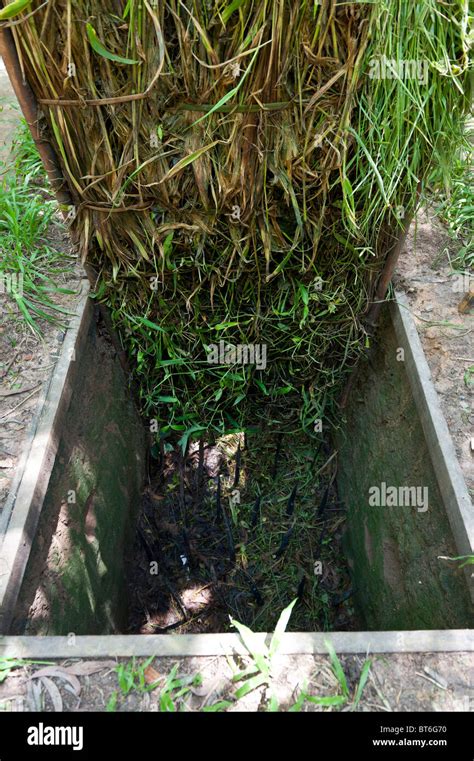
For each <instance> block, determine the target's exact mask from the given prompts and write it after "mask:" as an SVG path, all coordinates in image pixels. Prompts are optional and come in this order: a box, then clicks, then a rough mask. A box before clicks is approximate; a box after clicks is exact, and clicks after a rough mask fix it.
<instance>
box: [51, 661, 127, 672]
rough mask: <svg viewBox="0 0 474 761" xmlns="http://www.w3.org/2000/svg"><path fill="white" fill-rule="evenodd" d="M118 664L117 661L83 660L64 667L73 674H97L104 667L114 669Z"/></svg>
mask: <svg viewBox="0 0 474 761" xmlns="http://www.w3.org/2000/svg"><path fill="white" fill-rule="evenodd" d="M116 665H117V664H116V662H115V661H82V662H81V663H73V664H71V665H70V666H63V667H62V668H64V670H65V671H67V672H68V674H73V676H90V674H96V673H97V672H98V671H104V669H114V668H115V667H116Z"/></svg>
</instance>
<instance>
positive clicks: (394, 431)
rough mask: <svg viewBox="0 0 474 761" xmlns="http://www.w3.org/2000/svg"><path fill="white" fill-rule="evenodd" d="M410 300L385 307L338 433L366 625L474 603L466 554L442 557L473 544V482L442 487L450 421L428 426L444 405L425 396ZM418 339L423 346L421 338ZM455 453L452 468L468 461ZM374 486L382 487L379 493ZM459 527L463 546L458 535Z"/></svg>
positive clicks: (407, 622) (453, 617)
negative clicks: (420, 398)
mask: <svg viewBox="0 0 474 761" xmlns="http://www.w3.org/2000/svg"><path fill="white" fill-rule="evenodd" d="M403 310H405V306H404V305H403V304H402V305H401V306H398V305H397V306H395V307H393V309H392V315H390V314H389V310H388V309H386V310H385V312H384V315H383V320H382V323H381V326H380V329H379V331H378V333H377V336H376V339H375V343H374V347H373V349H372V351H371V353H370V356H369V358H368V360H367V361H366V362H364V363H363V364H362V366H361V367H360V371H359V374H358V378H357V383H356V387H355V389H354V391H353V393H352V396H351V400H350V403H349V405H348V409H347V412H346V415H345V425H344V426H343V431H342V432H341V434H339V436H338V448H339V457H338V463H339V471H338V486H339V494H340V497H341V499H343V500H344V502H345V503H346V505H347V507H348V514H349V515H348V521H347V525H348V528H347V533H346V543H345V548H346V552H347V555H348V559H349V563H350V566H351V569H352V575H353V579H354V591H355V601H356V604H357V608H358V610H359V612H360V614H361V616H362V620H363V621H364V622H365V625H366V628H367V629H387V630H389V629H396V630H400V629H408V630H410V629H453V628H459V627H466V626H468V627H470V626H472V624H473V607H472V603H471V598H470V594H469V589H468V583H467V581H466V575H465V572H464V571H462V570H460V569H459V563H453V562H449V561H446V560H441V559H440V557H441V556H443V557H455V556H458V555H460V554H463V552H466V553H467V552H469V551H470V545H469V542H468V541H467V540H466V537H465V536H463V535H462V531H460V532H458V531H457V522H456V521H457V518H459V515H456V513H457V511H458V509H459V505H458V504H457V501H458V500H459V501H460V502H463V503H464V508H465V511H466V513H467V515H466V523H469V524H470V528H471V532H470V533H471V539H472V514H473V513H472V504H471V503H470V500H468V498H467V491H466V488H465V485H464V492H465V493H462V494H461V495H459V494H458V495H456V494H448V495H447V496H446V495H444V494H443V493H442V492H443V491H446V488H445V486H446V481H447V479H448V477H449V474H448V475H446V473H443V472H442V471H443V465H445V464H446V461H445V460H444V461H443V462H441V461H440V462H439V463H438V461H437V459H436V457H433V453H434V450H436V449H437V444H438V443H439V441H440V440H442V439H443V438H446V441H444V442H442V443H443V445H447V444H449V443H450V437H449V433H448V432H447V429H446V431H445V432H443V428H442V426H443V424H444V427H445V423H444V419H440V420H439V421H438V422H439V423H440V424H441V429H440V428H439V427H438V430H437V431H434V432H433V435H432V436H428V435H427V434H428V427H429V425H428V424H431V423H432V422H433V421H432V420H427V418H428V417H429V415H435V417H436V415H437V414H438V413H439V411H438V410H436V405H432V406H431V408H430V409H429V415H426V414H425V412H424V411H423V410H422V409H420V405H417V402H416V395H414V388H413V379H414V375H416V374H417V373H418V371H419V369H420V368H419V365H422V364H423V363H424V365H426V360H425V358H424V356H422V355H421V354H420V356H419V357H418V359H417V362H416V363H415V365H414V366H410V364H409V363H410V362H412V364H413V358H414V357H413V352H412V351H411V350H410V346H409V342H408V337H407V336H406V333H404V331H403V325H401V323H400V321H401V315H402V316H403V320H407V319H408V320H411V319H412V318H411V317H410V316H409V315H408V314H405V313H404V312H403ZM397 325H398V330H397ZM400 327H401V328H402V329H401V330H400ZM417 338H418V337H417V336H416V338H415V339H414V340H415V343H416V340H417ZM416 349H417V351H419V352H421V345H420V346H417V347H416ZM415 359H416V358H415ZM424 369H425V370H426V369H427V366H426V367H425V368H424ZM439 414H440V413H439ZM435 423H436V421H435ZM451 448H452V447H451ZM449 456H450V457H451V463H450V465H451V470H452V469H454V470H456V468H457V469H458V470H459V466H458V463H457V461H456V460H455V456H454V452H450V453H449ZM447 459H448V457H447ZM451 475H452V474H451ZM455 475H457V476H459V473H456V474H455ZM461 481H463V479H462V477H461ZM382 484H385V485H386V487H387V488H388V487H389V486H390V487H392V486H394V487H397V489H398V487H407V486H408V487H421V490H419V491H418V494H417V496H418V501H417V503H416V505H413V506H410V504H408V505H407V501H408V500H407V498H406V497H405V496H402V494H400V492H398V491H397V497H398V499H397V502H398V506H396V505H390V499H389V498H388V499H385V500H384V499H383V491H382V490H383V486H382ZM373 487H379V489H380V497H381V499H380V500H379V499H377V498H378V496H379V494H378V493H377V492H376V491H375V490H374V489H373ZM443 487H444V488H443ZM461 487H462V484H461ZM371 489H372V491H369V490H371ZM423 490H424V491H423ZM461 491H462V488H461ZM399 494H400V497H401V499H400V497H399V496H398V495H399ZM405 494H406V492H405ZM412 495H413V496H414V493H413V491H412ZM370 498H371V499H370ZM420 498H421V499H420ZM425 498H427V503H425V502H424V500H425ZM381 501H382V502H383V501H385V502H386V504H380V502H381ZM371 502H372V504H371ZM374 502H379V504H374ZM450 519H451V522H450ZM451 523H452V525H451ZM453 528H454V531H455V532H456V533H459V534H460V537H459V543H460V542H465V546H464V547H462V548H461V547H460V546H458V545H457V544H456V541H455V538H454V536H453ZM464 528H466V526H464ZM468 533H469V532H468ZM465 540H466V541H465ZM471 551H472V550H471ZM471 569H472V566H471Z"/></svg>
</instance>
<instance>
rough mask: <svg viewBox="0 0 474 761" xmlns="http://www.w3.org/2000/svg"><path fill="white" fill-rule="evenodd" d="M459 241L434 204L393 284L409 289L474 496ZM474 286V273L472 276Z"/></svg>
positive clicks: (473, 355)
mask: <svg viewBox="0 0 474 761" xmlns="http://www.w3.org/2000/svg"><path fill="white" fill-rule="evenodd" d="M454 252H455V244H453V241H452V240H451V238H450V237H449V235H448V234H447V232H446V230H445V229H444V227H443V226H442V224H441V223H440V222H439V221H438V220H437V219H436V218H435V216H434V213H433V212H432V211H430V210H426V209H423V210H422V211H421V212H420V214H419V215H418V219H417V220H416V223H413V224H412V226H411V229H410V234H409V236H408V239H407V243H406V246H405V249H404V252H403V253H402V256H401V258H400V261H399V264H398V268H397V274H396V278H395V287H396V288H397V289H398V290H401V291H404V292H405V293H406V295H407V298H408V302H409V305H410V310H411V313H412V314H413V316H414V317H415V322H416V325H417V328H418V333H419V336H420V339H421V343H422V345H423V349H424V352H425V355H426V358H427V360H428V364H429V367H430V370H431V374H432V378H433V382H434V385H435V388H436V390H437V392H438V395H439V399H440V403H441V408H442V410H443V413H444V415H445V418H446V422H447V424H448V428H449V431H450V433H451V436H452V438H453V442H454V446H455V449H456V453H457V456H458V458H459V462H460V465H461V469H462V471H463V474H464V478H465V480H466V483H467V486H468V489H469V490H470V493H471V496H473V495H474V448H473V446H472V444H471V441H473V439H472V437H473V435H474V383H473V382H472V378H471V376H470V375H469V374H468V375H466V373H468V368H469V367H471V366H474V348H473V328H474V315H472V314H460V313H459V312H458V305H459V303H460V302H461V299H462V297H463V295H464V291H463V290H462V283H461V278H460V276H459V275H456V274H454V273H453V271H452V268H451V266H450V263H449V255H450V254H451V255H452V254H453V253H454ZM470 282H471V287H472V283H473V282H474V279H473V278H472V277H471V281H470Z"/></svg>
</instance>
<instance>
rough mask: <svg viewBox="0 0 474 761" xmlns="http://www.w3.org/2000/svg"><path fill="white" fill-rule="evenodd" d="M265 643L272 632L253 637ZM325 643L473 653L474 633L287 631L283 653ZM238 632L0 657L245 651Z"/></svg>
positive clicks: (27, 641)
mask: <svg viewBox="0 0 474 761" xmlns="http://www.w3.org/2000/svg"><path fill="white" fill-rule="evenodd" d="M255 636H256V638H257V641H260V642H262V643H263V642H265V641H266V642H267V643H268V642H269V640H270V638H271V636H272V635H271V634H266V633H260V634H256V635H255ZM326 641H329V642H331V643H332V645H333V647H334V649H335V650H336V652H338V653H367V652H370V653H420V652H431V653H439V652H446V653H447V652H474V631H473V630H471V629H451V630H448V629H447V630H434V631H386V632H327V633H326V632H295V633H292V632H287V633H286V634H284V635H283V637H282V641H281V649H280V650H279V653H281V654H282V655H305V654H306V655H318V654H320V655H324V654H325V655H327V653H328V649H327V647H326V644H325V643H326ZM246 652H247V651H246V649H245V647H244V645H243V643H242V640H241V639H240V636H239V635H238V634H152V635H142V634H115V635H109V636H75V635H73V634H71V635H69V636H67V637H9V636H7V637H0V658H31V659H49V658H63V659H66V658H111V657H116V658H131V657H132V656H137V657H142V656H143V657H146V656H150V655H154V656H156V657H160V658H176V657H190V656H203V657H207V656H218V655H232V654H234V653H237V654H241V655H244V654H246Z"/></svg>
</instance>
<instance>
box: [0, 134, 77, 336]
mask: <svg viewBox="0 0 474 761" xmlns="http://www.w3.org/2000/svg"><path fill="white" fill-rule="evenodd" d="M57 211H58V208H57V203H56V201H55V200H54V198H53V197H52V196H51V195H50V193H49V190H48V188H47V179H46V173H45V172H44V170H43V168H42V164H41V159H40V157H39V155H38V152H37V150H36V147H35V145H34V143H33V140H32V138H31V135H30V132H29V130H28V128H27V126H26V122H24V121H23V124H22V127H21V130H20V132H19V134H18V135H17V138H16V140H15V142H14V144H13V147H12V157H11V160H10V162H8V163H7V164H6V165H5V166H4V171H3V176H2V178H1V179H0V283H1V295H2V298H4V299H6V301H7V308H8V305H10V310H11V313H12V314H14V311H15V307H16V309H17V310H18V314H19V316H20V318H21V319H23V320H24V321H25V323H26V325H27V326H28V327H29V328H30V329H31V330H32V331H33V332H34V333H36V334H40V333H41V321H46V322H50V323H56V324H59V323H60V321H61V315H63V314H67V310H65V309H63V308H62V307H60V306H58V304H57V303H56V301H55V296H57V295H58V294H71V293H73V291H71V290H69V289H65V288H61V287H60V286H59V285H58V279H59V278H60V277H61V276H63V275H64V274H65V272H66V271H67V269H68V266H69V264H70V260H71V259H70V257H65V255H64V254H63V253H61V252H59V251H57V250H55V249H54V248H53V247H52V246H51V244H50V241H49V234H50V232H51V230H52V228H53V227H54V226H55V225H58V220H57Z"/></svg>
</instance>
